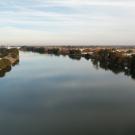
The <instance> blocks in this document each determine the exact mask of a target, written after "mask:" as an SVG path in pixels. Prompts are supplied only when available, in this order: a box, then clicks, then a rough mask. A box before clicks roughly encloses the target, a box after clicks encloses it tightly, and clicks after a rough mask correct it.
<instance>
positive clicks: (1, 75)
mask: <svg viewBox="0 0 135 135" xmlns="http://www.w3.org/2000/svg"><path fill="white" fill-rule="evenodd" d="M18 64H19V60H17V61H16V63H14V64H13V65H12V66H16V65H18ZM11 69H12V67H11V66H9V67H7V68H6V69H3V70H0V78H2V77H4V76H5V75H6V73H7V72H10V71H11Z"/></svg>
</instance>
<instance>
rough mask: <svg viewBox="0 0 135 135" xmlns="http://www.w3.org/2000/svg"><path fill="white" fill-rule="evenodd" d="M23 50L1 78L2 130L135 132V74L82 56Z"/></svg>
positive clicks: (90, 134) (68, 134) (69, 134)
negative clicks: (108, 68) (97, 64)
mask: <svg viewBox="0 0 135 135" xmlns="http://www.w3.org/2000/svg"><path fill="white" fill-rule="evenodd" d="M20 55H21V56H20V63H19V65H17V66H15V67H14V68H13V69H12V70H11V72H9V73H7V74H6V76H5V77H3V78H0V135H135V80H133V79H131V78H130V77H128V76H125V75H124V74H123V73H121V74H117V75H116V74H114V73H112V72H111V71H105V70H104V69H96V68H95V67H94V65H93V64H92V63H91V61H90V60H89V61H87V60H85V59H83V58H82V59H81V60H79V61H78V60H72V59H70V58H69V57H68V56H66V57H64V56H59V57H58V56H51V55H45V54H36V53H30V52H25V53H24V52H21V54H20Z"/></svg>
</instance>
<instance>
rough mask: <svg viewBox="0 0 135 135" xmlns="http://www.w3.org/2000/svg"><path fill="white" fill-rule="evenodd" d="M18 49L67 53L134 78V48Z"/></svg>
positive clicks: (72, 56) (22, 48) (57, 53)
mask: <svg viewBox="0 0 135 135" xmlns="http://www.w3.org/2000/svg"><path fill="white" fill-rule="evenodd" d="M20 50H22V51H31V52H37V53H41V54H44V53H47V54H53V55H57V56H58V55H64V56H65V55H68V56H69V57H70V58H72V59H76V60H80V59H81V58H82V57H83V58H85V59H87V60H89V59H91V61H92V63H93V64H94V65H95V66H96V67H101V68H103V69H105V70H111V71H112V72H114V73H121V72H124V73H125V75H131V76H132V78H135V48H130V47H129V48H128V47H125V48H122V47H121V48H120V47H118V48H117V47H115V48H111V47H94V48H91V47H37V46H23V47H21V48H20Z"/></svg>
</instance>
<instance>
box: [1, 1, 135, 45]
mask: <svg viewBox="0 0 135 135" xmlns="http://www.w3.org/2000/svg"><path fill="white" fill-rule="evenodd" d="M0 44H1V45H8V44H11V45H135V0H0Z"/></svg>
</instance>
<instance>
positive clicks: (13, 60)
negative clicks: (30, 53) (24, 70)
mask: <svg viewBox="0 0 135 135" xmlns="http://www.w3.org/2000/svg"><path fill="white" fill-rule="evenodd" d="M18 62H19V50H18V49H17V48H10V49H8V48H3V47H2V48H0V76H1V77H2V76H4V75H5V73H6V72H8V71H10V70H11V68H12V66H14V65H16V64H17V63H18Z"/></svg>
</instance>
